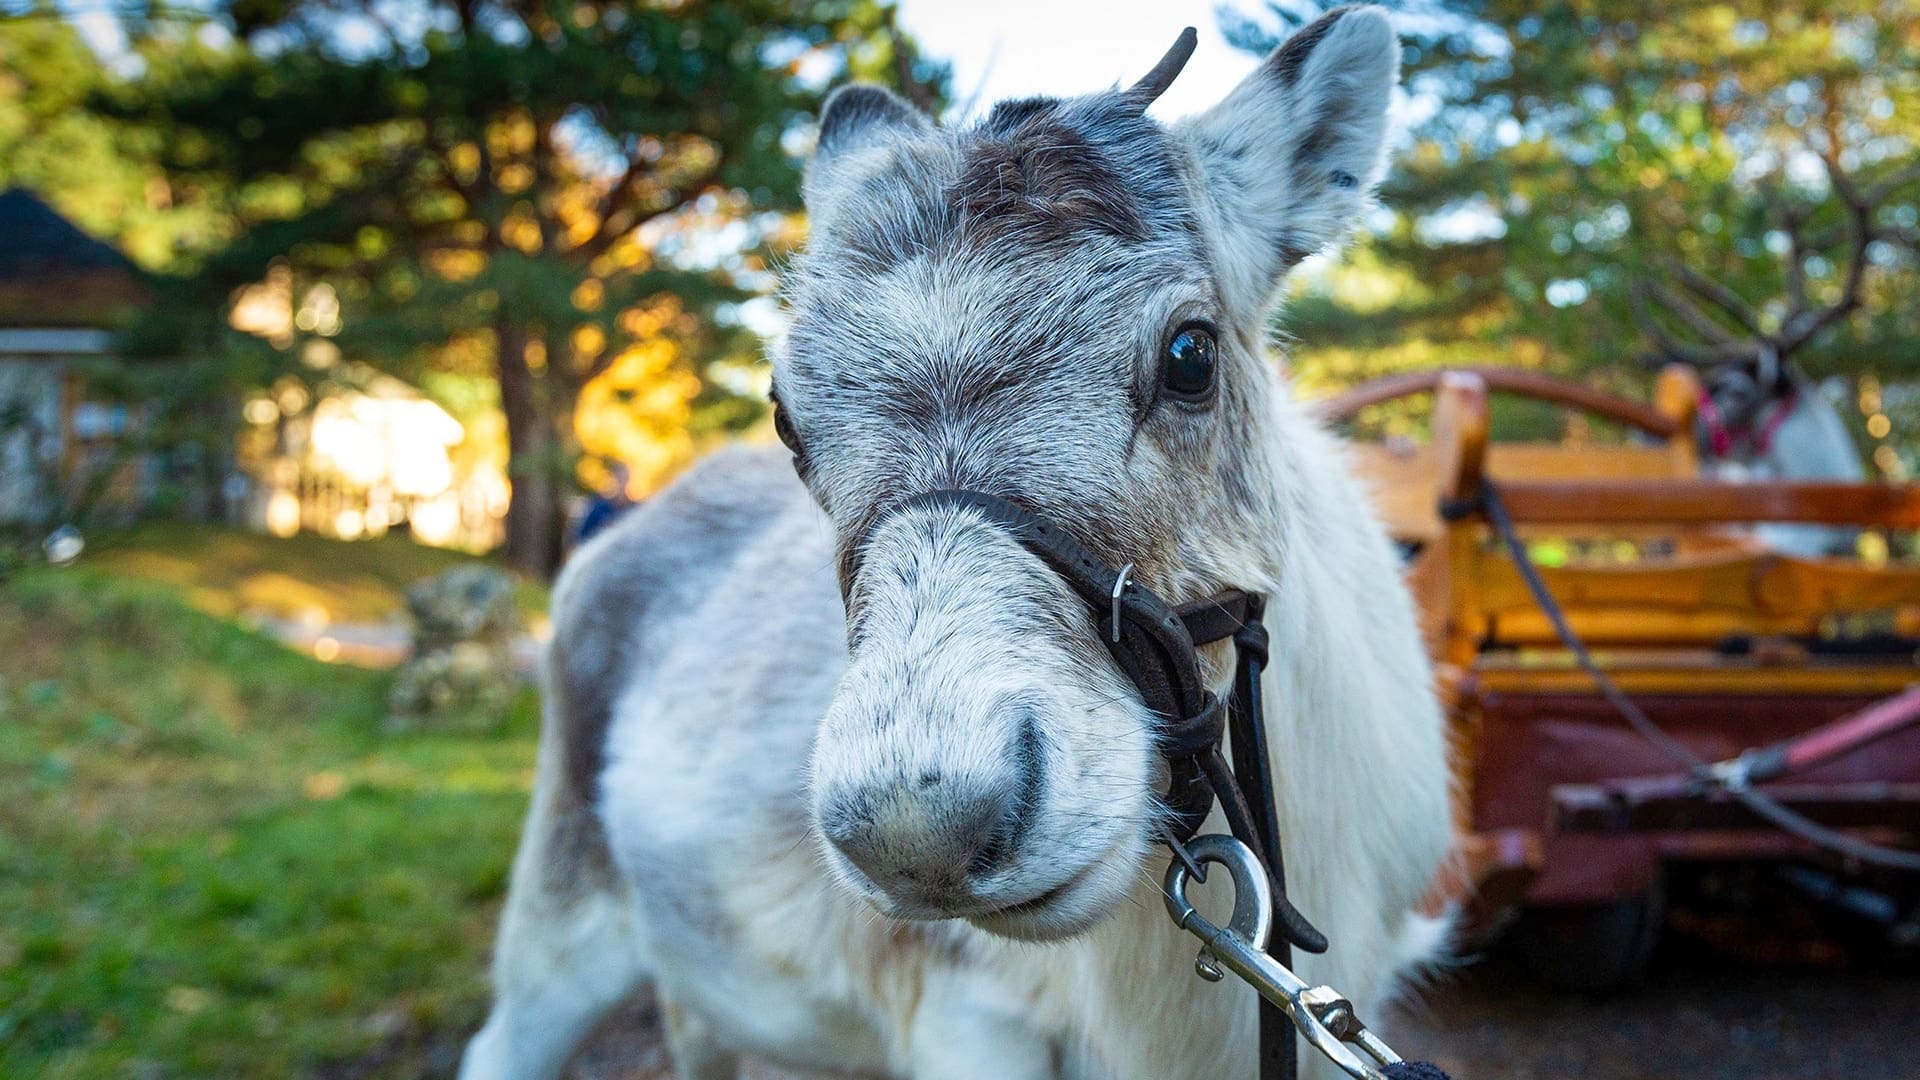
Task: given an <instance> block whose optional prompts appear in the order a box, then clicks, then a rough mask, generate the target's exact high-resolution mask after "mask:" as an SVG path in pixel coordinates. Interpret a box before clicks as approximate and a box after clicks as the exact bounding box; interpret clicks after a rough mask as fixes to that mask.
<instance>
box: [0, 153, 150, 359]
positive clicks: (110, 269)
mask: <svg viewBox="0 0 1920 1080" xmlns="http://www.w3.org/2000/svg"><path fill="white" fill-rule="evenodd" d="M146 297H147V288H146V285H145V283H144V281H143V277H142V274H141V272H140V270H139V268H138V267H136V266H134V265H133V263H132V262H131V261H129V260H128V259H127V257H126V256H125V255H122V254H121V253H120V252H119V251H117V250H115V249H114V248H113V247H112V245H110V244H106V243H103V242H102V241H100V240H96V239H94V238H93V237H91V236H89V235H87V234H86V233H84V232H82V231H81V230H80V229H79V228H77V227H75V226H74V224H73V223H72V222H70V221H68V220H67V219H66V218H64V217H61V216H60V213H59V212H58V211H56V210H55V209H54V208H53V207H51V206H48V205H47V204H46V203H45V202H42V201H41V200H40V198H39V197H38V196H36V195H34V194H33V193H31V192H29V191H26V190H23V189H20V188H14V189H12V190H10V191H5V192H0V326H92V327H108V326H112V325H115V324H116V323H118V322H119V321H120V320H121V319H122V318H123V317H124V316H125V315H126V313H127V311H128V309H129V308H131V307H137V306H138V305H139V304H140V303H141V302H142V301H144V300H145V299H146Z"/></svg>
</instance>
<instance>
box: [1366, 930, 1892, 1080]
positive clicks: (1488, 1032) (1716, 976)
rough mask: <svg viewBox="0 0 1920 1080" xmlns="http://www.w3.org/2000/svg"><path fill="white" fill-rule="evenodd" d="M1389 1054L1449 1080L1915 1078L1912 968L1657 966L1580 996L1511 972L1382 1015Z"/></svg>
mask: <svg viewBox="0 0 1920 1080" xmlns="http://www.w3.org/2000/svg"><path fill="white" fill-rule="evenodd" d="M1389 1023H1390V1025H1391V1026H1390V1031H1391V1037H1392V1040H1393V1043H1394V1048H1395V1049H1397V1050H1399V1051H1400V1052H1401V1053H1402V1054H1405V1055H1408V1056H1409V1057H1419V1058H1425V1059H1427V1060H1431V1061H1433V1062H1434V1063H1435V1064H1437V1065H1439V1066H1441V1067H1442V1068H1444V1069H1446V1070H1447V1071H1448V1072H1449V1073H1450V1074H1451V1075H1453V1076H1454V1077H1455V1078H1456V1080H1520V1078H1523V1077H1524V1078H1528V1080H1556V1078H1563V1077H1564V1078H1567V1080H1574V1078H1578V1080H1920V1040H1916V1036H1917V1035H1920V1032H1917V1031H1916V1030H1915V1029H1916V1026H1917V1025H1920V970H1916V969H1909V970H1906V971H1899V970H1878V971H1860V970H1809V969H1794V968H1780V967H1759V968H1756V967H1751V966H1748V965H1745V964H1742V963H1740V962H1738V961H1736V960H1732V959H1727V958H1716V957H1706V956H1699V955H1691V956H1689V955H1666V956H1662V957H1660V958H1659V959H1658V961H1657V962H1656V965H1655V967H1654V969H1653V971H1652V972H1651V973H1650V975H1649V977H1648V979H1647V981H1646V984H1645V985H1644V986H1642V987H1640V988H1639V989H1637V990H1635V991H1633V992H1630V993H1625V994H1618V995H1613V996H1610V997H1606V998H1591V997H1583V996H1580V995H1572V994H1562V993H1556V992H1553V991H1549V990H1544V989H1541V988H1540V986H1539V985H1538V984H1537V983H1535V982H1534V981H1533V980H1532V979H1531V978H1530V977H1528V976H1527V975H1526V974H1525V973H1524V972H1521V971H1517V970H1515V968H1514V966H1513V965H1511V964H1510V963H1507V962H1503V961H1495V962H1491V963H1489V964H1487V965H1484V966H1482V967H1478V968H1474V969H1471V970H1468V971H1465V972H1462V973H1461V974H1459V975H1458V976H1457V977H1456V981H1453V982H1452V983H1451V984H1441V985H1438V986H1435V987H1434V988H1432V989H1431V990H1430V991H1429V992H1428V993H1427V994H1426V995H1425V996H1424V999H1423V1000H1422V1001H1421V1002H1419V1003H1417V1004H1415V1005H1413V1006H1411V1007H1409V1008H1405V1009H1403V1010H1401V1011H1400V1013H1399V1014H1397V1015H1395V1016H1393V1017H1390V1018H1389Z"/></svg>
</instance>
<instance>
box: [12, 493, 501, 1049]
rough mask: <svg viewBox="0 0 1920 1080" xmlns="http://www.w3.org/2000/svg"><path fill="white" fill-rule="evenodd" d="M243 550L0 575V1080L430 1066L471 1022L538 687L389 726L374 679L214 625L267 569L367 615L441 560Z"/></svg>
mask: <svg viewBox="0 0 1920 1080" xmlns="http://www.w3.org/2000/svg"><path fill="white" fill-rule="evenodd" d="M240 540H248V541H251V542H252V547H253V548H257V547H258V546H259V542H258V541H255V540H253V538H235V537H232V536H230V535H225V534H218V533H215V534H211V535H209V536H204V537H202V536H198V535H186V534H176V533H174V532H172V531H171V530H149V531H146V532H144V533H141V534H135V535H134V536H133V537H131V538H128V542H126V543H124V544H119V545H116V544H109V545H107V550H105V551H103V552H101V553H100V555H99V557H98V558H90V559H89V560H87V565H85V566H83V567H80V568H75V569H72V570H67V571H53V570H44V569H43V570H36V571H31V572H27V573H23V574H21V575H19V576H17V577H15V578H13V579H11V580H9V581H5V582H0V1077H37V1078H44V1080H70V1078H92V1077H142V1078H161V1077H280V1076H324V1077H347V1076H353V1077H400V1076H409V1077H411V1076H421V1075H430V1074H436V1073H438V1072H440V1071H441V1070H443V1069H445V1068H446V1067H447V1060H446V1059H447V1057H448V1056H449V1054H450V1052H451V1050H452V1049H453V1048H454V1047H455V1046H456V1045H457V1044H456V1043H455V1042H454V1038H455V1036H456V1035H457V1034H458V1033H462V1032H464V1031H466V1030H469V1029H470V1027H471V1025H473V1024H475V1023H477V1021H478V1019H479V1017H480V1013H481V1009H482V1007H483V1002H484V998H485V982H484V978H485V976H484V961H485V954H486V950H487V945H488V941H489V938H490V935H491V930H492V926H491V923H492V918H493V915H494V913H495V911H496V910H497V907H498V901H499V898H500V896H501V894H502V891H503V888H504V885H505V877H506V872H507V866H508V862H509V859H510V857H511V854H512V848H513V844H514V840H515V836H516V832H517V829H518V825H519V819H520V815H521V813H522V812H523V809H524V800H525V791H526V787H527V784H528V780H529V776H530V772H531V765H532V760H533V752H534V740H535V725H536V721H535V705H534V702H533V695H532V694H531V692H528V693H526V694H525V695H523V697H522V699H521V700H520V701H519V702H518V703H517V705H516V707H515V709H514V713H513V716H512V717H511V719H510V720H509V722H508V723H507V725H506V726H505V728H504V729H503V730H502V731H501V732H499V733H497V734H492V735H482V736H473V735H462V736H433V735H408V736H383V735H382V734H380V732H379V728H378V724H379V719H380V717H381V715H382V700H383V695H384V692H385V688H386V680H387V678H388V676H387V675H385V674H384V673H380V672H372V671H365V670H360V669H355V668H348V667H340V666H329V665H326V664H322V663H319V662H318V661H315V660H312V659H310V658H308V657H306V656H303V655H301V654H299V653H296V652H292V651H289V650H287V649H285V648H283V647H281V646H280V645H278V644H276V643H274V642H272V641H270V640H268V639H267V638H265V637H263V636H260V635H257V634H255V633H253V632H251V631H249V630H246V629H244V628H242V627H241V626H239V625H237V624H236V623H234V622H232V621H230V620H228V619H223V618H220V617H218V616H217V615H215V614H211V613H210V611H221V610H223V608H222V605H223V604H227V603H229V602H230V601H229V600H228V599H226V598H228V597H233V596H240V595H249V594H248V586H247V585H246V583H247V582H251V581H257V580H259V577H260V575H262V574H270V573H275V572H284V573H287V574H289V575H290V576H291V577H292V579H293V580H294V581H295V582H296V583H297V584H300V585H301V586H302V587H303V588H305V587H308V586H312V587H313V588H314V589H316V590H317V593H318V594H319V595H318V598H317V601H316V602H324V603H326V604H328V605H329V608H330V610H337V611H339V612H340V613H342V615H343V617H344V616H346V615H348V614H351V615H353V616H356V617H359V616H364V615H368V614H370V613H374V612H375V611H376V609H377V608H378V606H379V605H382V604H390V603H391V602H392V597H393V595H394V594H395V587H396V586H398V585H403V584H404V583H405V582H406V581H409V580H412V579H413V578H414V577H417V576H419V575H420V574H421V573H422V572H431V571H432V569H434V568H435V567H434V566H432V565H429V564H431V563H434V562H436V561H437V560H439V559H441V558H442V557H443V556H445V557H447V558H449V559H452V560H458V559H459V558H461V557H460V556H457V555H452V556H448V555H447V554H446V553H441V552H426V551H423V550H422V549H413V550H412V551H409V552H406V553H405V555H406V558H407V559H410V560H417V561H413V562H409V563H407V564H406V565H405V566H404V568H402V569H396V568H386V567H384V566H383V563H382V560H383V559H384V558H385V556H387V555H388V554H390V553H391V552H390V551H386V550H381V551H378V552H377V553H376V551H375V550H374V549H380V548H384V547H386V545H383V544H366V545H358V544H355V545H345V544H326V543H325V542H317V543H314V544H312V545H309V547H310V550H311V560H312V561H311V562H310V563H309V564H307V565H304V566H302V565H299V563H298V561H297V560H294V559H291V558H290V559H288V560H283V561H279V562H275V563H272V564H271V566H272V567H274V568H276V569H270V568H269V564H266V563H263V562H261V561H259V558H258V557H257V555H258V553H257V551H253V552H252V553H250V548H249V545H247V544H241V543H240V542H239V541H240ZM273 543H278V542H273ZM298 543H299V542H295V545H296V547H297V546H298ZM363 548H364V549H368V550H366V551H361V550H356V549H363ZM289 550H294V549H292V548H290V549H289ZM349 552H351V555H352V557H353V558H354V559H355V560H356V561H355V562H354V563H352V564H348V563H346V562H344V561H342V560H341V558H340V556H342V555H345V554H347V553H349ZM109 570H111V571H112V572H109ZM310 573H312V574H314V575H315V577H314V578H309V577H308V575H309V574H310ZM315 580H318V581H320V582H323V584H321V585H317V586H316V585H312V582H313V581H315ZM235 583H239V584H238V585H236V584H235ZM249 602H250V601H249ZM226 610H232V609H226ZM381 610H384V609H381Z"/></svg>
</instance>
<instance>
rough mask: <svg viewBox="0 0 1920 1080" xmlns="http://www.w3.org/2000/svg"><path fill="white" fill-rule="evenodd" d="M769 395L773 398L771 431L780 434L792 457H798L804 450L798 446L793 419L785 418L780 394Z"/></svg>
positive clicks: (797, 436) (785, 412)
mask: <svg viewBox="0 0 1920 1080" xmlns="http://www.w3.org/2000/svg"><path fill="white" fill-rule="evenodd" d="M771 397H772V400H773V433H774V434H775V435H778V436H780V441H781V442H782V443H784V444H785V445H786V448H787V449H788V450H791V451H793V456H794V458H795V459H798V458H799V457H800V456H801V455H802V454H803V453H805V451H804V450H802V449H801V448H800V433H799V432H798V431H795V430H794V428H793V421H792V420H789V419H788V418H787V410H786V408H785V407H784V406H782V405H781V404H780V395H778V394H773V395H771Z"/></svg>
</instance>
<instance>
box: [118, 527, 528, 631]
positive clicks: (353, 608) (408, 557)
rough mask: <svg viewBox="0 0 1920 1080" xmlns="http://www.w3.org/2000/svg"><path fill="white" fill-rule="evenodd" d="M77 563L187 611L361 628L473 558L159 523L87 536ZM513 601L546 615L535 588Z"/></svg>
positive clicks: (392, 540)
mask: <svg viewBox="0 0 1920 1080" xmlns="http://www.w3.org/2000/svg"><path fill="white" fill-rule="evenodd" d="M84 561H85V563H86V565H89V566H92V567H94V568H96V569H99V570H103V571H105V572H107V573H110V574H113V575H115V576H118V577H127V578H137V579H140V580H143V581H153V582H158V583H161V584H165V585H170V586H173V587H174V588H175V589H176V590H177V591H178V592H179V593H180V595H181V596H183V597H184V598H185V599H186V600H187V601H188V602H189V603H191V604H192V605H193V606H194V607H197V608H199V609H200V610H202V611H205V612H207V613H209V614H213V615H219V616H222V617H226V618H232V617H234V616H238V615H244V614H258V615H271V616H274V617H276V618H282V619H295V620H309V621H317V622H322V623H335V622H363V623H365V622H383V621H386V620H388V619H393V618H399V617H401V616H402V615H403V614H404V611H405V607H404V600H403V599H402V598H403V596H404V594H405V592H406V589H407V586H408V585H411V584H413V583H414V582H415V581H418V580H420V579H421V578H424V577H431V576H432V575H434V574H438V573H440V572H442V571H445V570H450V569H452V568H454V567H456V566H463V565H466V564H467V563H471V562H473V561H474V556H472V555H468V554H466V553H464V552H459V551H449V550H447V549H445V548H433V547H427V546H426V545H424V544H416V543H414V542H413V541H411V540H408V539H406V538H404V537H402V536H399V535H392V536H386V537H382V538H381V539H379V540H356V541H352V542H348V541H343V540H329V539H327V538H326V537H323V536H315V535H313V534H311V533H302V534H300V535H298V536H295V537H292V538H290V539H286V540H280V539H276V538H274V537H271V536H261V535H259V534H256V533H249V532H240V531H237V530H231V529H210V528H205V527H196V526H189V525H178V524H169V523H161V524H153V525H145V526H142V527H140V528H138V529H135V530H132V531H130V532H124V533H106V534H101V535H99V536H89V537H88V547H87V553H86V556H85V559H84ZM519 599H520V607H521V610H522V612H523V613H524V614H526V615H527V616H528V617H530V618H531V617H535V616H542V615H543V613H544V612H545V611H546V590H545V589H544V588H542V587H541V586H539V585H537V584H533V583H531V582H522V583H521V585H520V592H519Z"/></svg>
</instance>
